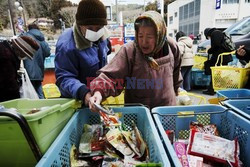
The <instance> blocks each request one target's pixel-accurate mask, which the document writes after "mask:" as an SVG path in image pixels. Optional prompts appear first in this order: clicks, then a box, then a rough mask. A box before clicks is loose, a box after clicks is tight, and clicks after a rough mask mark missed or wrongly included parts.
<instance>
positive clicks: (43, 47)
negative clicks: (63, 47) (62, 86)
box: [24, 29, 50, 81]
mask: <svg viewBox="0 0 250 167" xmlns="http://www.w3.org/2000/svg"><path fill="white" fill-rule="evenodd" d="M24 35H27V36H31V37H32V38H33V39H35V40H36V41H37V42H38V43H39V44H40V48H39V49H38V51H37V52H36V53H35V55H34V57H33V60H30V59H26V60H24V67H25V69H26V70H27V73H28V74H29V77H30V80H31V81H34V80H36V81H43V77H44V60H45V58H46V57H49V56H50V47H49V45H48V43H47V42H46V41H45V38H44V35H43V34H42V33H41V31H40V30H38V29H31V30H29V31H28V32H27V33H25V34H24Z"/></svg>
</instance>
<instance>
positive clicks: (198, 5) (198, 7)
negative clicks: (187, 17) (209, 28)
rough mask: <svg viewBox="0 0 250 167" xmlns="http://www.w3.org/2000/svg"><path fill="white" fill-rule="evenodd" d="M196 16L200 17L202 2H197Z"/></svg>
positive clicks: (197, 0)
mask: <svg viewBox="0 0 250 167" xmlns="http://www.w3.org/2000/svg"><path fill="white" fill-rule="evenodd" d="M194 5H195V7H194V9H195V16H198V15H200V8H201V0H195V4H194Z"/></svg>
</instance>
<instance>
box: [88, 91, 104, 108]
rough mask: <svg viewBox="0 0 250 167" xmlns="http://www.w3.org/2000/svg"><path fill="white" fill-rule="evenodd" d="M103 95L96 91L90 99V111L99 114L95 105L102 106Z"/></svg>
mask: <svg viewBox="0 0 250 167" xmlns="http://www.w3.org/2000/svg"><path fill="white" fill-rule="evenodd" d="M101 102H102V94H101V93H100V92H99V91H96V92H95V93H94V95H93V96H92V97H90V98H89V109H90V110H91V111H93V112H98V110H97V109H96V108H95V106H94V103H96V104H101Z"/></svg>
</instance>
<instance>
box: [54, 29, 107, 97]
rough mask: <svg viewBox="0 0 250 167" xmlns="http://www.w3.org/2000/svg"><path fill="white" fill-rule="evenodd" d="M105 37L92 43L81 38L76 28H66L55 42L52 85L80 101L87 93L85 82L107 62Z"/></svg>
mask: <svg viewBox="0 0 250 167" xmlns="http://www.w3.org/2000/svg"><path fill="white" fill-rule="evenodd" d="M108 51H109V48H108V46H107V39H101V40H99V41H98V42H97V43H92V42H90V41H88V40H87V39H86V38H84V37H83V36H82V34H81V32H80V29H79V27H78V26H77V25H76V24H74V26H73V28H70V29H67V30H65V31H64V32H63V34H62V35H61V36H60V37H59V39H58V41H57V44H56V57H55V74H56V85H57V86H58V87H59V89H60V92H61V94H62V96H63V97H71V98H75V99H79V100H83V98H84V97H85V95H86V93H87V92H89V88H88V86H87V81H88V79H90V78H93V77H96V72H97V70H99V69H100V68H102V67H103V66H104V65H106V63H107V53H108Z"/></svg>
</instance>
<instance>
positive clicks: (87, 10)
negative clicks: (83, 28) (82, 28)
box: [76, 0, 107, 25]
mask: <svg viewBox="0 0 250 167" xmlns="http://www.w3.org/2000/svg"><path fill="white" fill-rule="evenodd" d="M76 24H77V25H107V12H106V8H105V6H104V5H103V3H102V2H101V1H100V0H82V1H81V2H80V3H79V5H78V8H77V12H76Z"/></svg>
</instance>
